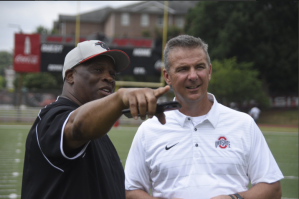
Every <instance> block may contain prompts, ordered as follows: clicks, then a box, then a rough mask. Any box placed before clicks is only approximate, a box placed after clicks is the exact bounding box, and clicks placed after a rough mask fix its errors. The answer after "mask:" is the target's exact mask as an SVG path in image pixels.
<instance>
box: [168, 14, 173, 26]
mask: <svg viewBox="0 0 299 199" xmlns="http://www.w3.org/2000/svg"><path fill="white" fill-rule="evenodd" d="M168 25H169V26H172V16H171V15H169V16H168Z"/></svg>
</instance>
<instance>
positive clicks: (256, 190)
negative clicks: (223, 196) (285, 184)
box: [239, 181, 282, 199]
mask: <svg viewBox="0 0 299 199" xmlns="http://www.w3.org/2000/svg"><path fill="white" fill-rule="evenodd" d="M239 194H240V196H242V197H243V198H244V199H257V198H260V199H281V195H282V191H281V186H280V182H279V181H278V182H275V183H271V184H268V183H258V184H256V185H255V186H253V187H251V188H250V189H249V190H248V191H245V192H241V193H239Z"/></svg>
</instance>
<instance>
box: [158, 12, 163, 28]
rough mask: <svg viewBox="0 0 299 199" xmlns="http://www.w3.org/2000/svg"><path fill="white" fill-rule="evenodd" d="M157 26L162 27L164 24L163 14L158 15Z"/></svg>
mask: <svg viewBox="0 0 299 199" xmlns="http://www.w3.org/2000/svg"><path fill="white" fill-rule="evenodd" d="M157 26H158V27H162V26H163V15H159V16H158V17H157Z"/></svg>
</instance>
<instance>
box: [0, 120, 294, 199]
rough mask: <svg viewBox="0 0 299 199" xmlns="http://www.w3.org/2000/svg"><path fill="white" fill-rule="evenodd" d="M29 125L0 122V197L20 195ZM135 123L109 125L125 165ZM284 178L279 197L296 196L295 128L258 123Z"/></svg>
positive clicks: (112, 138)
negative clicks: (117, 126)
mask: <svg viewBox="0 0 299 199" xmlns="http://www.w3.org/2000/svg"><path fill="white" fill-rule="evenodd" d="M29 128H30V126H29V125H23V126H22V125H0V160H1V161H0V198H20V194H21V183H22V172H23V161H24V149H25V141H26V137H27V133H28V131H29ZM136 130H137V128H136V127H119V128H117V129H116V128H113V129H112V130H111V131H110V132H109V134H108V135H109V137H110V138H111V140H112V141H113V143H114V144H115V147H116V149H117V151H118V153H119V156H120V159H121V161H122V163H123V165H125V162H126V158H127V155H128V152H129V149H130V146H131V142H132V140H133V137H134V135H135V132H136ZM261 130H262V131H263V133H264V135H265V138H266V140H267V143H268V145H269V147H270V149H271V151H272V153H273V155H274V157H275V159H276V161H277V163H278V165H279V167H280V169H281V170H282V172H283V174H284V176H285V178H284V179H283V180H282V181H281V185H282V191H283V198H285V199H287V198H288V199H295V198H298V129H297V128H266V127H262V128H261Z"/></svg>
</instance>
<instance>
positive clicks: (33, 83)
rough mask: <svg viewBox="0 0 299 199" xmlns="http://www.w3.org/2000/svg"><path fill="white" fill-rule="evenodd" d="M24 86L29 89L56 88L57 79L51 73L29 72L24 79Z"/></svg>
mask: <svg viewBox="0 0 299 199" xmlns="http://www.w3.org/2000/svg"><path fill="white" fill-rule="evenodd" d="M23 86H24V87H26V88H28V89H33V90H34V89H56V88H57V87H58V85H57V81H56V79H55V78H54V77H53V75H51V74H50V73H46V72H43V73H27V74H26V75H25V76H24V79H23Z"/></svg>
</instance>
